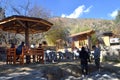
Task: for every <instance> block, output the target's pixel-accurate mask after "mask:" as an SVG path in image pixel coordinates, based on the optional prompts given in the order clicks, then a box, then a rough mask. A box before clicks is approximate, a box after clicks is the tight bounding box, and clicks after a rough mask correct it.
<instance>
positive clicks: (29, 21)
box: [0, 15, 53, 46]
mask: <svg viewBox="0 0 120 80" xmlns="http://www.w3.org/2000/svg"><path fill="white" fill-rule="evenodd" d="M52 25H53V24H52V23H50V22H48V21H46V20H44V19H41V18H35V17H26V16H18V15H13V16H10V17H7V18H5V19H3V20H1V21H0V28H1V29H2V30H3V31H8V32H13V33H20V34H25V43H26V45H28V46H29V33H31V34H34V33H41V32H45V31H48V30H49V29H50V28H51V26H52Z"/></svg>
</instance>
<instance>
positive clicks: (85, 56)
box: [79, 47, 90, 75]
mask: <svg viewBox="0 0 120 80" xmlns="http://www.w3.org/2000/svg"><path fill="white" fill-rule="evenodd" d="M79 58H80V61H81V69H82V74H83V75H88V61H89V62H90V59H89V53H88V52H87V51H86V50H85V47H82V48H81V51H80V52H79Z"/></svg>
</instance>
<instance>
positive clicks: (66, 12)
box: [7, 0, 120, 19]
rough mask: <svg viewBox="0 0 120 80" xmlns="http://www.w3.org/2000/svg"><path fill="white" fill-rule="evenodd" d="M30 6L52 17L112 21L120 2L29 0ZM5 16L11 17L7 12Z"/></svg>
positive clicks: (22, 0)
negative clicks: (40, 7) (48, 13)
mask: <svg viewBox="0 0 120 80" xmlns="http://www.w3.org/2000/svg"><path fill="white" fill-rule="evenodd" d="M27 1H28V0H9V2H8V3H10V4H12V5H14V6H16V7H17V6H19V5H24V4H26V3H27ZM29 1H30V3H31V5H38V6H42V7H43V8H46V9H47V10H49V11H50V12H51V13H52V15H53V16H59V17H67V18H101V19H114V18H115V16H116V15H117V11H118V10H120V0H29ZM7 15H11V14H10V12H7Z"/></svg>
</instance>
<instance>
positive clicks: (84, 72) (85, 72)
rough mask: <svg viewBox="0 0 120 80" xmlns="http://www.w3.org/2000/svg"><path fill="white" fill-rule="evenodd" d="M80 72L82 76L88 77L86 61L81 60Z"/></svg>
mask: <svg viewBox="0 0 120 80" xmlns="http://www.w3.org/2000/svg"><path fill="white" fill-rule="evenodd" d="M81 71H82V74H84V75H88V62H87V60H81Z"/></svg>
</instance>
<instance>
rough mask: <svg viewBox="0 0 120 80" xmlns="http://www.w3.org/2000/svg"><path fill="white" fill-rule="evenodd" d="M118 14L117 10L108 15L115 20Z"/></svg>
mask: <svg viewBox="0 0 120 80" xmlns="http://www.w3.org/2000/svg"><path fill="white" fill-rule="evenodd" d="M117 14H118V10H117V9H116V10H114V11H113V12H112V13H110V14H109V16H110V17H112V18H115V17H116V16H117Z"/></svg>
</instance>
